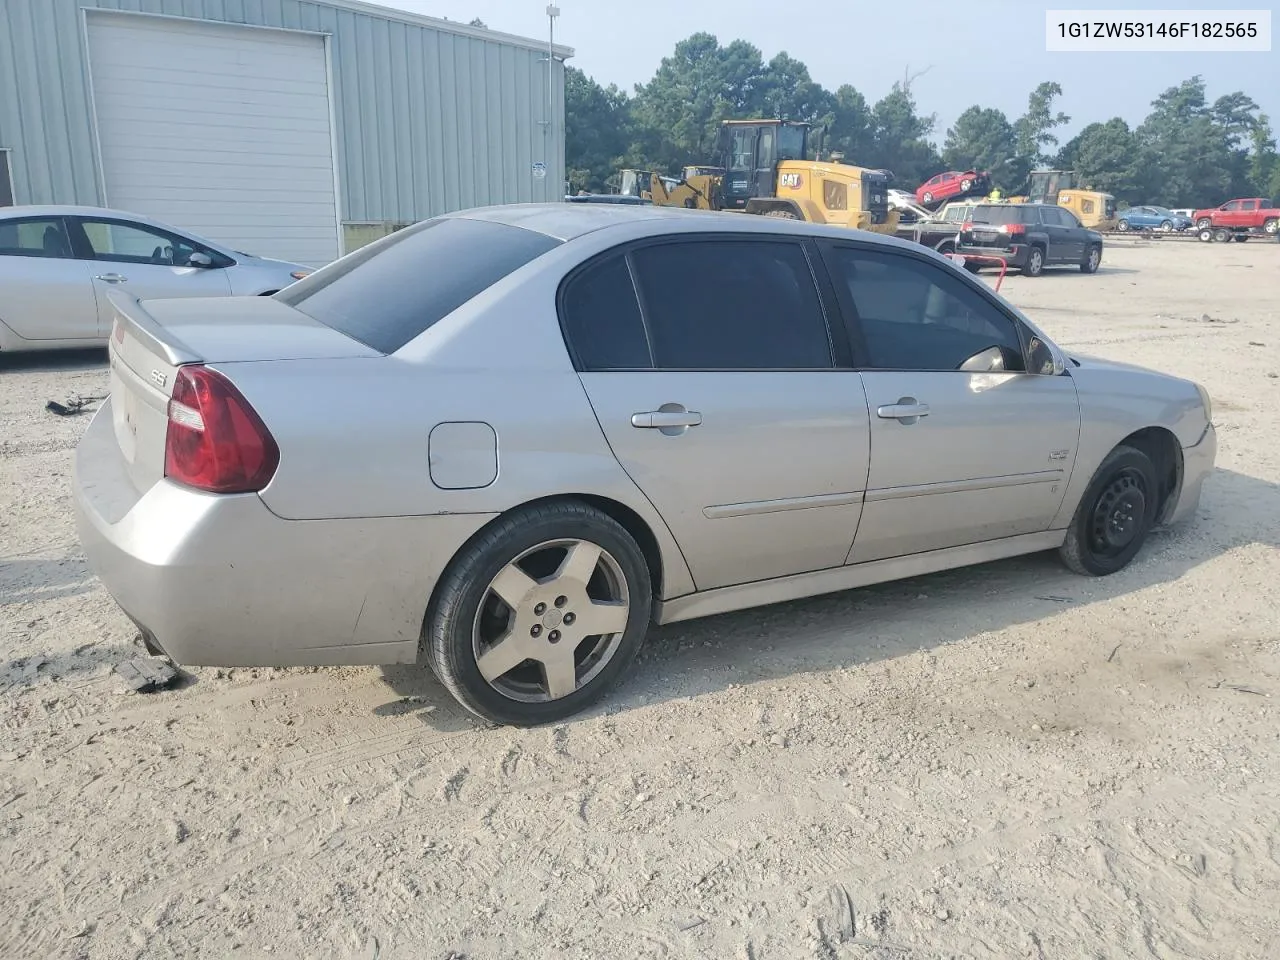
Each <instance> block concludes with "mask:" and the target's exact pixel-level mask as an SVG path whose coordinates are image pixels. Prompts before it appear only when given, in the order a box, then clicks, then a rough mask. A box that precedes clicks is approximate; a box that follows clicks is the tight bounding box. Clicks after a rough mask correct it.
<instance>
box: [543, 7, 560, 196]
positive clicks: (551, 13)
mask: <svg viewBox="0 0 1280 960" xmlns="http://www.w3.org/2000/svg"><path fill="white" fill-rule="evenodd" d="M558 16H560V8H559V7H557V6H556V5H555V4H554V3H548V4H547V26H548V29H547V128H546V129H547V166H553V165H554V164H553V163H552V162H551V161H552V158H553V157H554V156H556V155H558V154H559V151H558V150H557V149H556V146H555V138H554V136H553V134H554V131H555V125H556V17H558ZM547 182H548V183H550V182H551V178H550V177H548V178H547Z"/></svg>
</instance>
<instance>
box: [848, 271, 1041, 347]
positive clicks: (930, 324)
mask: <svg viewBox="0 0 1280 960" xmlns="http://www.w3.org/2000/svg"><path fill="white" fill-rule="evenodd" d="M831 270H832V274H833V277H832V278H833V279H834V280H835V281H836V283H837V284H838V285H840V286H842V287H843V290H842V292H844V291H847V294H848V300H847V301H846V304H847V306H849V307H851V310H850V312H851V313H852V314H854V315H855V316H856V318H857V323H858V326H859V328H860V329H861V331H862V338H863V341H864V343H865V345H866V352H867V361H868V362H867V367H869V368H871V369H879V370H957V369H959V367H960V365H961V364H962V363H964V362H965V361H966V360H968V359H969V358H970V357H972V356H973V355H974V354H976V353H980V352H981V351H983V350H986V349H987V348H989V347H993V346H994V347H1001V348H1003V350H1004V352H1005V359H1004V363H1005V369H1006V370H1008V371H1021V370H1023V369H1024V367H1025V364H1024V361H1023V359H1022V346H1021V343H1020V342H1019V340H1018V333H1017V328H1016V327H1015V326H1014V323H1013V321H1012V320H1011V319H1010V318H1009V317H1007V316H1005V315H1004V314H1003V313H1001V312H1000V311H999V310H998V309H997V308H996V307H995V306H994V305H993V304H991V303H988V302H987V301H986V300H985V299H984V298H983V297H982V295H981V294H979V293H978V292H977V291H975V290H971V289H969V288H968V285H967V284H966V283H965V281H963V280H962V279H961V278H960V277H956V276H952V275H950V274H949V273H948V272H947V269H946V268H944V267H939V266H935V265H934V264H930V263H924V262H921V261H919V260H916V259H915V258H912V257H904V256H896V255H894V254H886V253H878V252H875V251H868V250H860V249H855V248H852V247H837V248H834V249H833V250H832V253H831Z"/></svg>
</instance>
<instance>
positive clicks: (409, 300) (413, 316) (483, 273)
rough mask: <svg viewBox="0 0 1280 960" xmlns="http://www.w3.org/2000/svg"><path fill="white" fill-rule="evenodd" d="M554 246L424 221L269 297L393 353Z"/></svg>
mask: <svg viewBox="0 0 1280 960" xmlns="http://www.w3.org/2000/svg"><path fill="white" fill-rule="evenodd" d="M560 242H561V241H559V240H556V239H554V238H553V237H548V236H546V235H545V234H541V233H535V232H533V231H531V230H523V229H521V228H520V227H512V226H508V225H507V224H502V223H490V222H487V221H483V220H467V219H462V218H448V219H438V220H426V221H424V222H422V223H419V224H416V225H415V226H412V227H407V228H405V229H404V230H401V231H399V232H397V233H393V234H391V235H390V236H388V237H384V238H382V239H381V240H377V241H375V242H374V243H371V244H369V245H368V246H367V247H362V248H361V249H359V250H357V251H356V252H355V253H353V254H351V255H350V256H348V257H343V258H342V259H341V260H338V261H336V262H334V263H332V264H330V265H329V266H327V267H324V268H322V269H320V270H317V271H316V272H315V273H313V274H311V276H309V277H307V278H306V279H304V280H299V281H298V282H297V283H294V284H292V285H290V286H288V287H285V289H283V290H281V291H280V292H279V293H277V294H276V295H275V297H276V299H277V300H280V301H282V302H284V303H287V304H289V306H291V307H293V308H294V309H295V310H299V311H301V312H302V313H305V314H306V315H307V316H309V317H311V318H312V319H313V320H318V321H319V322H320V323H323V324H324V325H325V326H327V327H331V328H333V329H334V330H337V331H339V332H340V333H344V334H346V335H347V336H349V337H351V338H352V339H353V340H358V341H359V342H360V343H363V344H365V345H366V346H370V347H372V348H373V349H375V350H377V351H379V352H381V353H394V352H395V351H396V350H399V349H400V348H401V347H403V346H404V345H405V344H406V343H408V342H409V341H410V340H412V339H413V338H414V337H416V336H418V334H420V333H422V332H423V331H424V330H426V329H428V328H429V327H431V326H432V325H433V324H435V323H437V322H438V321H440V320H442V319H444V318H445V317H447V316H448V315H449V314H450V313H452V312H453V311H454V310H456V309H458V307H460V306H462V305H463V304H464V303H466V302H467V301H468V300H470V299H471V298H472V297H474V296H476V295H477V294H479V293H481V292H482V291H484V290H485V289H486V288H488V287H491V286H493V285H494V284H495V283H497V282H498V281H499V280H501V279H503V278H504V277H506V276H507V275H508V274H511V273H514V272H515V271H516V270H518V269H519V268H520V267H523V266H524V265H525V264H526V263H529V262H531V261H532V260H535V259H537V258H538V257H540V256H542V254H544V253H546V252H547V251H548V250H551V249H553V248H554V247H557V246H559V245H560Z"/></svg>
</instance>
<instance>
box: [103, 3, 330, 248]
mask: <svg viewBox="0 0 1280 960" xmlns="http://www.w3.org/2000/svg"><path fill="white" fill-rule="evenodd" d="M89 69H90V74H91V76H92V79H93V100H94V108H95V111H96V114H97V121H98V140H99V143H100V145H101V153H102V168H103V177H104V179H105V181H106V202H107V205H108V206H110V207H114V208H116V209H119V210H128V211H132V212H134V213H141V214H146V215H148V216H151V217H155V218H156V219H159V220H164V221H168V222H169V223H171V224H173V225H174V226H178V227H183V228H185V229H187V230H190V231H192V232H194V233H198V234H203V235H204V236H206V237H208V238H209V239H211V240H216V241H218V242H220V243H223V244H225V245H227V246H230V247H231V248H233V249H235V250H242V251H245V252H247V253H252V254H256V255H258V256H263V257H278V258H280V259H283V260H292V261H294V262H296V263H304V264H308V265H315V266H318V265H320V264H323V263H326V262H328V261H329V260H332V259H334V258H335V257H337V256H338V253H339V249H338V244H339V239H338V216H337V207H336V198H335V195H334V175H333V166H334V159H333V139H332V136H331V131H330V126H329V83H328V69H327V66H326V58H325V49H324V38H323V37H319V36H316V35H313V34H303V33H288V32H285V31H279V30H262V29H257V28H254V27H242V26H234V25H227V24H214V23H208V22H206V21H187V20H177V19H166V18H162V17H148V16H140V15H129V14H123V15H121V14H104V13H97V12H94V13H91V14H90V16H89Z"/></svg>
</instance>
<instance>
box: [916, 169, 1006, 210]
mask: <svg viewBox="0 0 1280 960" xmlns="http://www.w3.org/2000/svg"><path fill="white" fill-rule="evenodd" d="M990 189H991V174H989V173H979V172H978V171H976V170H948V171H947V172H946V173H940V174H938V175H937V176H936V177H931V178H930V179H928V180H926V181H925V182H924V183H922V184H920V186H918V187H916V202H917V203H919V204H920V205H921V206H922V207H929V206H932V205H933V204H935V203H941V202H942V201H944V200H954V199H955V198H957V197H965V196H968V195H969V194H971V193H974V192H981V193H986V192H987V191H989V190H990Z"/></svg>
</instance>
